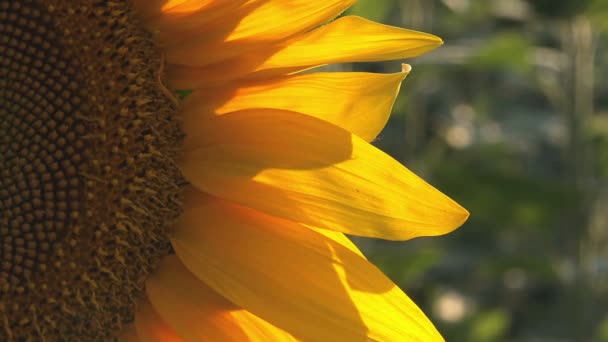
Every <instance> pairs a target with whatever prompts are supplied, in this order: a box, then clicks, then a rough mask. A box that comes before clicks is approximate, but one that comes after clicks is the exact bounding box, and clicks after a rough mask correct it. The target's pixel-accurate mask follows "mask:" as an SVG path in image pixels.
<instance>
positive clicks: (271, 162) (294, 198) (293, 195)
mask: <svg viewBox="0 0 608 342" xmlns="http://www.w3.org/2000/svg"><path fill="white" fill-rule="evenodd" d="M205 118H206V119H204V118H200V120H198V121H194V122H187V121H186V122H185V124H184V127H185V128H186V133H187V134H189V136H188V137H187V142H186V144H187V146H189V147H188V150H186V151H184V153H183V160H182V163H181V164H182V166H181V168H182V172H183V174H184V176H185V177H186V178H187V179H188V180H189V181H190V182H191V183H192V184H194V185H195V186H196V187H198V188H199V189H200V190H201V191H204V192H207V193H210V194H213V195H215V196H218V197H222V198H225V199H228V200H231V201H234V202H237V203H240V204H242V205H245V206H248V207H251V208H255V209H258V210H260V211H263V212H266V213H269V214H272V215H275V216H278V217H282V218H285V219H288V220H292V221H295V222H300V223H304V224H307V225H310V226H313V227H317V228H325V229H330V230H336V231H340V232H344V233H349V234H354V235H362V236H370V237H380V238H385V239H393V240H404V239H410V238H413V237H417V236H430V235H439V234H445V233H447V232H450V231H452V230H453V229H455V228H457V227H459V226H460V225H461V224H462V223H463V222H464V221H465V220H466V218H467V217H468V213H467V211H466V210H464V209H463V208H462V207H460V206H459V205H458V204H457V203H455V202H454V201H452V200H451V199H450V198H448V197H447V196H445V195H444V194H442V193H441V192H439V191H438V190H437V189H435V188H433V187H432V186H431V185H429V184H428V183H426V182H425V181H424V180H422V179H421V178H419V177H418V176H416V175H415V174H414V173H412V172H411V171H409V170H408V169H406V168H405V167H404V166H402V165H401V164H399V162H397V161H395V160H394V159H392V158H391V157H389V156H388V155H386V154H385V153H383V152H382V151H380V150H378V149H377V148H375V147H373V146H372V145H370V144H368V143H367V142H365V141H364V140H362V139H361V138H359V137H357V136H356V135H353V134H352V133H350V132H348V131H346V130H344V129H342V128H340V127H338V126H335V125H333V124H330V123H328V122H326V121H322V120H319V119H317V118H314V117H311V116H307V115H302V114H298V113H293V112H287V111H280V110H251V111H241V112H233V113H230V114H225V115H220V116H213V115H209V116H206V117H205Z"/></svg>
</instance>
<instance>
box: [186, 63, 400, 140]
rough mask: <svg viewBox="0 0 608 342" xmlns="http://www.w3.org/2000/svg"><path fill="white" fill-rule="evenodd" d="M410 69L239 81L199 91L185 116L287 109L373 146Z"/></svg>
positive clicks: (189, 99)
mask: <svg viewBox="0 0 608 342" xmlns="http://www.w3.org/2000/svg"><path fill="white" fill-rule="evenodd" d="M410 70H411V68H410V67H409V65H404V71H403V72H401V73H396V74H372V73H362V72H336V73H310V74H300V75H292V76H285V77H280V78H272V79H268V80H259V81H253V82H247V83H246V82H234V83H231V84H228V85H225V86H216V87H210V88H205V89H201V90H198V91H195V92H193V93H192V94H191V95H190V96H189V97H188V99H187V101H186V103H185V105H184V109H183V111H182V115H183V116H184V117H193V116H194V117H195V116H198V115H200V113H201V112H209V111H211V112H214V113H216V114H225V113H230V112H234V111H239V110H244V109H253V108H275V109H285V110H290V111H294V112H298V113H302V114H307V115H311V116H314V117H317V118H319V119H323V120H325V121H328V122H331V123H333V124H335V125H337V126H340V127H342V128H344V129H346V130H348V131H350V132H353V133H355V134H357V135H359V136H360V137H361V138H363V139H365V140H367V141H371V140H373V139H375V138H376V136H377V135H378V134H379V133H380V131H381V130H382V128H384V125H385V124H386V122H387V121H388V118H389V116H390V113H391V110H392V107H393V103H394V102H395V98H396V97H397V93H398V92H399V87H400V85H401V81H402V80H403V79H404V78H405V76H406V75H407V73H408V72H409V71H410ZM194 119H195V118H193V119H187V120H194Z"/></svg>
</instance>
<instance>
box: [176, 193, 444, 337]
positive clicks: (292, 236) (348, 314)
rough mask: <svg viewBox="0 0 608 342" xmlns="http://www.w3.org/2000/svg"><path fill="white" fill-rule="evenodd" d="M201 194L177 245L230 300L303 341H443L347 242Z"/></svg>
mask: <svg viewBox="0 0 608 342" xmlns="http://www.w3.org/2000/svg"><path fill="white" fill-rule="evenodd" d="M202 196H204V195H201V196H200V197H199V198H196V199H193V198H190V199H189V204H188V205H187V209H186V211H185V213H184V216H183V218H182V220H181V221H180V223H179V224H178V226H177V228H176V230H175V233H174V236H173V237H172V243H173V245H174V248H175V251H176V253H177V255H178V256H179V257H180V259H181V260H182V261H183V262H184V264H185V265H186V266H187V267H188V268H189V269H190V270H191V271H192V272H193V273H194V274H195V275H196V276H197V277H198V278H200V279H202V280H204V281H205V282H206V283H207V284H208V285H209V286H210V287H212V288H213V289H214V290H216V291H218V292H219V293H221V294H222V295H223V296H225V297H226V298H228V299H230V300H231V301H232V302H234V303H237V304H238V305H239V306H241V307H243V308H246V309H247V310H249V311H250V312H252V313H255V314H256V315H258V316H259V317H262V318H264V319H265V320H267V321H268V322H271V323H273V324H275V325H276V326H279V327H281V328H282V329H285V330H286V331H289V332H290V333H292V334H293V335H294V336H297V337H298V338H300V339H302V340H305V341H369V340H373V341H425V342H427V341H440V340H441V336H440V335H439V334H438V333H437V331H436V330H435V328H434V327H433V325H432V324H431V323H430V322H429V321H428V319H427V318H426V317H425V315H424V313H422V312H421V311H420V309H418V307H417V306H416V305H415V304H414V303H413V302H412V301H411V300H410V299H409V298H408V297H407V296H406V295H405V294H404V293H403V292H402V291H401V290H400V289H399V288H398V287H397V286H395V285H394V284H393V283H392V282H391V281H390V280H389V279H388V278H386V276H384V275H383V274H382V273H381V272H380V271H379V270H378V269H377V268H376V267H374V266H373V265H372V264H370V263H369V262H368V261H367V260H365V258H363V257H361V256H360V255H359V254H357V253H354V252H353V251H352V250H351V249H349V248H348V247H345V246H343V245H342V244H341V243H339V242H337V241H335V240H333V239H330V238H327V237H326V236H324V235H323V234H319V233H318V232H316V231H313V230H311V229H308V228H306V227H303V226H301V225H297V224H295V223H292V222H289V221H286V220H282V219H279V218H276V217H272V216H269V215H265V214H262V213H260V212H257V211H255V210H252V209H249V208H245V207H241V206H238V205H235V204H230V203H228V202H225V201H222V200H219V199H217V198H210V197H202ZM200 217H205V219H204V220H201V219H200Z"/></svg>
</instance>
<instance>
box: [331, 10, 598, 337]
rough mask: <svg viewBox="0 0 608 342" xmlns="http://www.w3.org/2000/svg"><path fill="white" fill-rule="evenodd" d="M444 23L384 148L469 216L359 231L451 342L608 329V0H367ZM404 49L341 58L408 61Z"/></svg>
mask: <svg viewBox="0 0 608 342" xmlns="http://www.w3.org/2000/svg"><path fill="white" fill-rule="evenodd" d="M350 13H351V14H356V15H361V16H364V17H366V18H370V19H373V20H376V21H381V22H383V23H388V24H392V25H397V26H401V27H407V28H412V29H416V30H421V31H425V32H430V33H433V34H436V35H438V36H440V37H442V38H443V39H444V41H445V45H444V46H443V47H441V48H439V49H438V50H435V51H433V52H431V53H429V54H427V55H425V56H422V57H419V58H416V59H412V60H408V61H406V62H408V63H410V64H412V66H413V71H412V73H411V74H410V75H409V76H408V78H407V79H406V80H405V82H404V85H403V87H402V90H401V94H400V96H399V98H398V100H397V103H396V105H395V109H394V113H393V116H392V118H391V121H390V122H389V125H388V126H387V127H386V129H385V130H384V132H383V133H382V134H381V136H380V137H379V139H378V140H377V141H376V142H375V144H376V145H377V146H378V147H380V148H382V149H383V150H385V151H387V152H388V153H389V154H391V155H392V156H394V157H395V158H396V159H398V160H400V161H402V162H403V163H404V164H405V165H407V166H408V167H409V168H410V169H412V170H414V171H415V172H416V173H418V174H419V175H421V176H422V177H423V178H425V179H427V180H428V181H429V182H430V183H432V184H434V185H435V186H437V187H438V188H439V189H441V190H442V191H444V192H445V193H446V194H448V195H450V196H451V197H452V198H454V199H456V200H457V201H458V202H460V203H461V204H462V205H463V206H465V207H466V208H467V209H469V211H470V212H471V218H470V219H469V221H468V222H467V223H466V224H465V225H464V226H463V227H461V228H460V229H459V230H457V231H455V232H453V233H451V234H449V235H446V236H442V237H436V238H423V239H416V240H413V241H409V242H405V243H403V242H397V243H394V242H386V241H376V240H369V239H365V240H363V239H361V240H357V243H358V244H359V245H360V246H361V247H362V249H363V250H364V251H365V252H366V254H367V255H368V257H369V259H370V260H372V261H373V262H374V263H376V264H377V265H379V267H380V268H382V269H383V270H384V271H385V272H386V273H387V274H388V275H389V276H390V277H391V278H392V279H393V280H394V281H395V282H397V283H398V284H399V285H400V286H401V287H402V288H403V289H404V290H405V291H406V293H408V294H409V295H410V296H411V297H412V298H413V299H414V300H415V301H416V302H417V303H418V304H419V305H420V306H421V308H422V309H423V310H424V311H425V312H426V313H427V314H428V315H429V317H430V318H431V319H432V320H433V321H434V322H435V324H436V326H437V328H438V329H439V330H440V331H441V332H442V333H443V335H444V336H445V338H446V339H447V340H448V341H522V342H523V341H530V342H532V341H539V342H540V341H576V342H578V341H608V258H607V257H608V97H607V96H606V95H607V94H608V80H607V79H605V78H604V76H608V73H607V72H608V64H607V62H606V61H607V60H608V59H607V57H608V56H607V55H608V49H607V48H608V44H607V43H608V1H606V0H595V1H594V0H569V1H557V0H555V1H553V0H359V3H358V4H357V5H356V6H355V7H354V8H352V9H351V10H350ZM400 62H401V61H398V62H394V63H392V62H391V63H382V64H377V63H373V64H372V63H370V64H363V65H362V64H357V65H351V66H342V68H345V69H352V70H365V71H374V72H397V71H399V70H400V64H399V63H400Z"/></svg>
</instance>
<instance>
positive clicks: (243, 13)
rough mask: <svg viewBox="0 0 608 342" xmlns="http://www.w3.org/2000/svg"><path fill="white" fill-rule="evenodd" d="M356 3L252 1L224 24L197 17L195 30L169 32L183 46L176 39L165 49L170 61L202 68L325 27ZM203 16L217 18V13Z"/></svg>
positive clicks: (225, 17) (339, 0)
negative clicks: (329, 21)
mask: <svg viewBox="0 0 608 342" xmlns="http://www.w3.org/2000/svg"><path fill="white" fill-rule="evenodd" d="M353 3H354V0H282V1H268V0H253V1H251V0H250V1H247V2H245V3H244V4H242V5H241V6H238V7H236V8H232V9H231V11H230V13H229V15H221V16H218V17H221V20H213V21H207V22H206V21H205V20H201V19H200V18H198V17H200V15H193V18H189V20H192V22H193V23H194V22H196V23H198V25H196V27H195V28H190V29H189V30H184V29H183V24H182V26H178V29H176V28H175V27H168V28H167V29H166V30H165V32H166V34H168V35H171V36H176V35H178V36H180V40H179V44H176V43H175V39H172V40H171V41H172V42H173V44H168V45H167V46H166V47H165V53H166V57H167V61H168V62H169V63H174V64H183V65H198V66H200V65H206V64H211V63H217V62H219V61H222V60H226V59H228V58H231V57H235V56H238V55H241V54H244V53H248V52H250V51H252V50H256V51H257V50H263V49H264V47H265V46H269V45H272V44H277V43H279V42H281V41H282V40H284V39H286V38H288V37H291V36H293V35H295V34H298V33H302V32H306V31H309V30H311V29H313V28H315V27H317V26H319V25H321V24H324V23H325V22H327V21H328V20H330V19H333V18H334V17H336V16H337V15H338V14H339V13H340V12H342V11H344V10H345V9H346V8H348V7H349V6H351V5H352V4H353ZM203 13H205V15H207V16H211V15H214V13H213V11H204V12H203ZM184 21H185V20H182V22H184ZM205 22H206V23H205ZM191 26H192V25H191ZM176 31H177V32H176ZM210 51H213V53H209V52H210Z"/></svg>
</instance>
